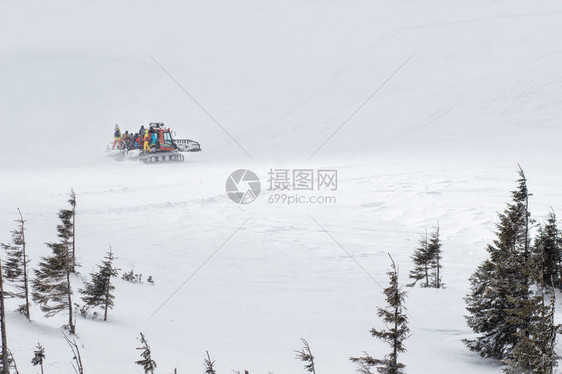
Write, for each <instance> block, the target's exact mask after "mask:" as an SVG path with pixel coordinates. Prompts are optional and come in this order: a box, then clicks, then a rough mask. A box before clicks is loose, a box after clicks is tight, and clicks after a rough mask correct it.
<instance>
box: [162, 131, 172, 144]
mask: <svg viewBox="0 0 562 374" xmlns="http://www.w3.org/2000/svg"><path fill="white" fill-rule="evenodd" d="M164 141H166V142H170V141H172V137H171V136H170V133H169V132H165V133H164Z"/></svg>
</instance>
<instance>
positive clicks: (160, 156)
mask: <svg viewBox="0 0 562 374" xmlns="http://www.w3.org/2000/svg"><path fill="white" fill-rule="evenodd" d="M139 158H140V160H141V161H142V162H144V163H145V164H156V163H164V162H183V161H184V159H185V158H184V156H183V155H182V154H179V153H168V152H164V153H147V154H142V155H141V156H140V157H139Z"/></svg>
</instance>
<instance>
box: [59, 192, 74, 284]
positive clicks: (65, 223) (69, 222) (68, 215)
mask: <svg viewBox="0 0 562 374" xmlns="http://www.w3.org/2000/svg"><path fill="white" fill-rule="evenodd" d="M68 203H69V204H70V209H61V210H59V219H60V220H61V224H60V225H58V226H57V231H58V237H59V238H60V240H61V243H64V245H65V246H66V247H67V248H68V250H69V256H70V271H71V272H72V273H75V272H76V267H77V266H79V265H78V263H77V261H76V194H75V193H74V190H73V189H71V190H70V198H69V199H68Z"/></svg>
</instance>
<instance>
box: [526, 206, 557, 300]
mask: <svg viewBox="0 0 562 374" xmlns="http://www.w3.org/2000/svg"><path fill="white" fill-rule="evenodd" d="M533 252H534V258H535V259H536V261H537V266H539V267H540V269H537V270H538V271H540V273H541V274H542V279H540V280H538V281H539V283H540V284H541V285H543V286H545V287H550V286H554V287H556V288H559V289H562V274H561V273H562V264H561V262H562V232H561V231H560V230H559V229H558V226H557V224H556V214H555V213H554V212H551V213H550V214H549V215H548V218H547V220H546V222H544V223H543V224H541V225H539V229H538V234H537V237H536V238H535V242H534V246H533Z"/></svg>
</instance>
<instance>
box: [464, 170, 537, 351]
mask: <svg viewBox="0 0 562 374" xmlns="http://www.w3.org/2000/svg"><path fill="white" fill-rule="evenodd" d="M512 199H513V200H512V202H510V203H508V204H507V207H506V208H505V210H504V212H503V213H501V214H499V223H498V224H497V225H496V227H497V232H496V236H497V238H496V239H495V240H494V242H493V243H492V244H490V245H488V247H487V251H488V259H486V260H484V262H483V263H482V264H481V265H480V266H479V267H478V269H477V270H476V271H475V272H474V274H473V275H472V276H471V277H470V284H471V286H470V294H469V295H468V296H467V297H466V298H465V301H466V304H467V310H468V312H469V315H468V316H466V320H467V323H468V326H469V327H470V328H471V329H472V330H473V331H474V332H475V333H477V334H478V336H477V337H476V338H474V339H465V340H464V343H465V344H466V345H467V346H468V348H469V349H470V350H472V351H474V352H477V353H478V354H480V355H481V356H482V357H490V358H496V359H504V358H505V357H506V356H507V354H508V353H509V352H511V350H512V349H513V348H514V347H515V346H516V345H517V343H518V341H519V340H520V336H519V335H518V334H517V332H518V331H519V330H520V329H521V328H525V326H521V325H520V324H515V323H514V321H513V320H512V319H511V314H512V311H513V310H515V309H517V308H518V306H519V305H520V304H521V303H522V302H523V301H524V300H527V299H528V298H529V296H530V291H529V283H530V281H529V279H530V276H531V274H530V268H531V267H530V260H529V256H530V246H529V224H530V213H529V207H528V199H529V193H528V190H527V180H526V178H525V174H524V173H523V170H521V169H520V170H519V179H518V186H517V189H516V190H515V191H513V192H512Z"/></svg>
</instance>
